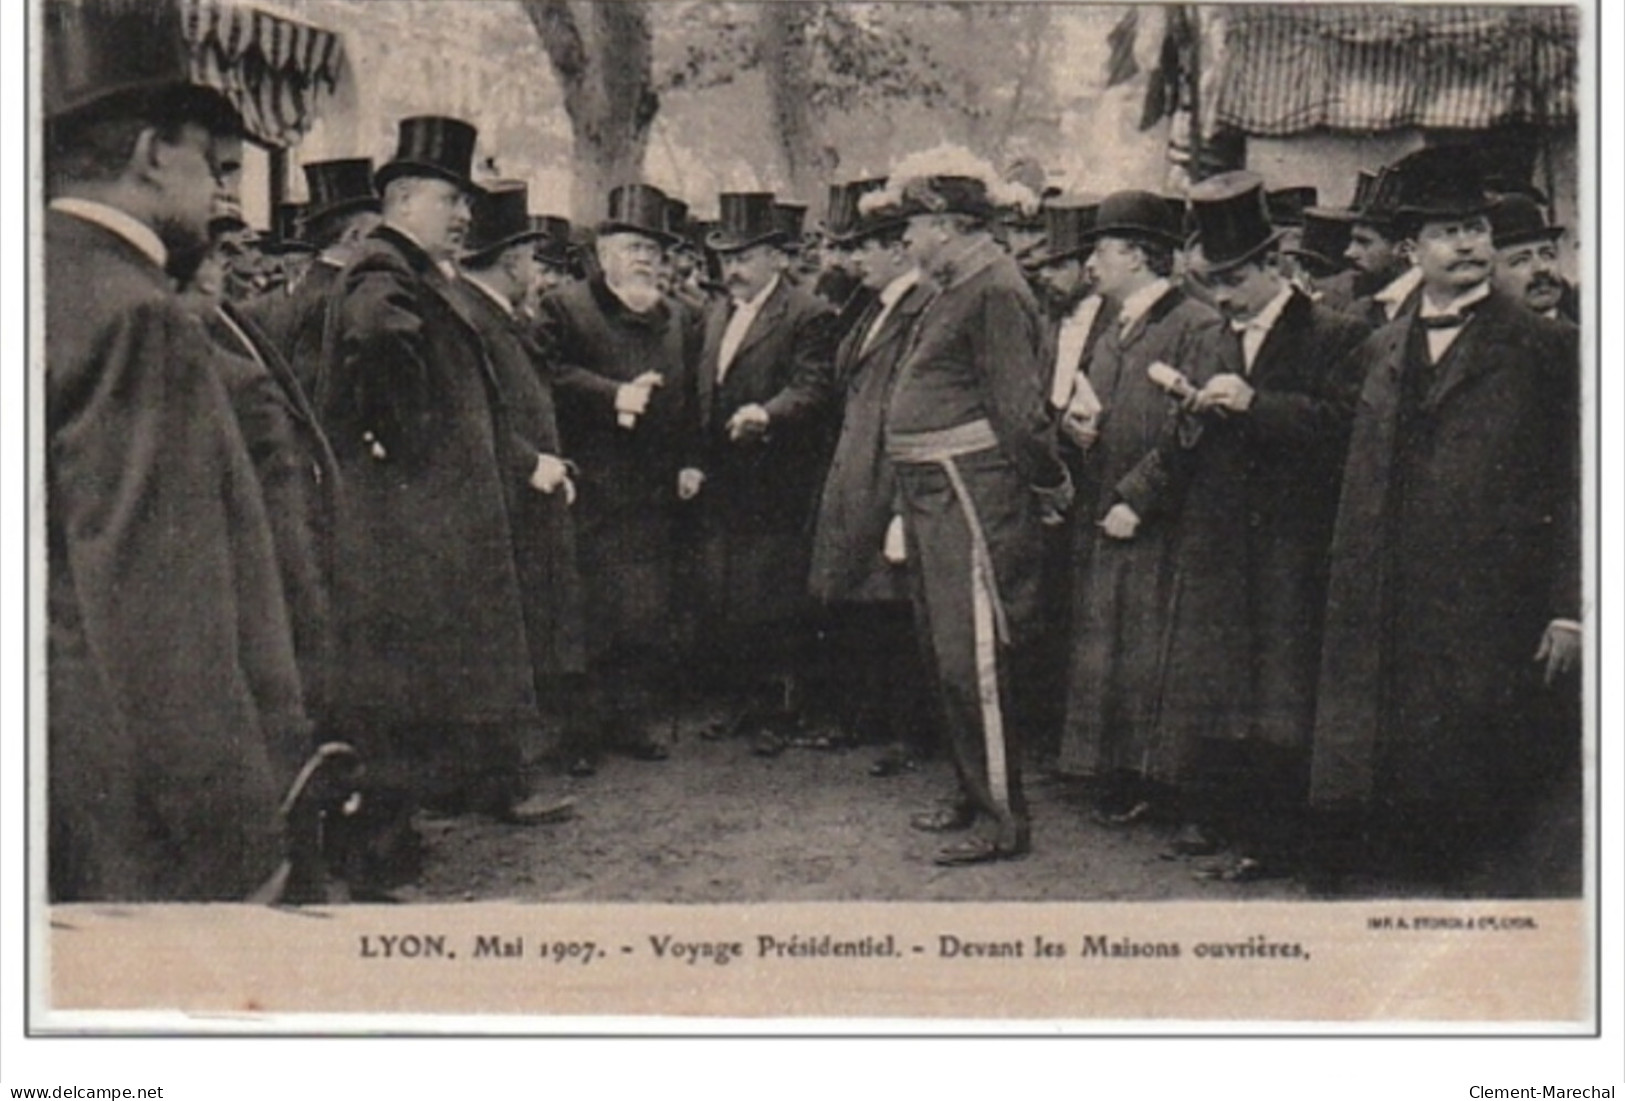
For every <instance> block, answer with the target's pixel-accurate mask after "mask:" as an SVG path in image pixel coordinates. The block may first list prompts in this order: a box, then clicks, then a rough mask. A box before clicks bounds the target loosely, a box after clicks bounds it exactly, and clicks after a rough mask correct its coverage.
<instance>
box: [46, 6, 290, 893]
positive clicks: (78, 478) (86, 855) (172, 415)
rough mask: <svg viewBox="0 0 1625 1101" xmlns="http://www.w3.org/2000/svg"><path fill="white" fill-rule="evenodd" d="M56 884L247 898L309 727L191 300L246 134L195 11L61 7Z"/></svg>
mask: <svg viewBox="0 0 1625 1101" xmlns="http://www.w3.org/2000/svg"><path fill="white" fill-rule="evenodd" d="M44 16H45V22H44V31H43V35H42V38H43V46H44V57H43V65H42V87H43V103H44V110H45V116H46V130H47V133H46V140H45V171H46V181H47V182H46V189H47V194H48V196H49V205H48V208H47V211H46V215H45V227H44V233H45V279H46V284H45V354H46V379H45V385H46V395H45V419H46V425H45V427H46V433H47V439H46V442H45V450H46V453H47V454H48V455H49V456H50V460H49V463H48V466H47V470H46V478H47V486H46V502H47V509H46V525H47V529H48V532H47V540H46V544H47V548H48V554H49V568H48V570H47V574H46V576H47V583H48V594H47V608H48V612H47V615H48V619H49V632H48V654H47V673H48V677H49V685H48V693H49V704H50V706H49V729H48V737H49V749H48V763H47V767H48V770H49V783H50V799H49V804H48V811H47V813H48V817H49V835H50V836H49V843H48V861H49V890H50V894H51V898H52V900H53V901H57V902H70V901H80V900H110V901H124V902H136V901H232V900H241V899H243V898H246V897H247V896H248V895H249V894H250V892H252V891H254V890H255V888H256V887H258V886H259V885H261V884H262V883H264V882H265V881H266V880H267V879H268V878H269V877H270V876H271V875H272V873H274V872H275V871H276V869H277V866H278V864H279V862H280V860H281V859H282V856H283V826H282V823H281V822H280V820H279V816H278V809H277V804H278V798H279V796H280V794H281V791H282V789H283V787H284V786H285V785H286V784H287V782H288V781H289V780H290V779H291V778H292V775H293V773H294V771H295V770H296V769H297V767H298V764H299V761H300V759H301V758H302V757H303V755H304V752H305V749H306V745H307V737H308V724H307V723H306V720H305V716H304V713H303V709H302V706H301V702H300V686H299V674H298V669H297V666H296V665H295V662H294V651H293V645H292V641H291V638H290V635H289V629H288V618H287V612H286V610H285V609H284V607H283V603H282V591H281V586H280V583H279V581H278V577H277V562H276V554H275V550H274V547H273V544H272V538H271V529H270V525H269V524H268V523H267V521H266V515H265V505H264V501H263V498H262V496H261V493H260V488H259V485H258V482H257V480H256V478H255V475H254V467H253V463H252V461H251V460H250V457H249V455H248V452H247V449H246V448H245V447H244V445H243V438H242V434H241V432H239V431H238V428H237V425H236V422H235V418H234V416H233V413H232V409H231V404H230V400H229V398H228V396H227V394H226V390H225V388H224V387H223V386H222V385H221V382H220V378H219V376H218V374H217V372H216V370H215V366H214V362H213V360H214V355H215V352H214V350H213V349H212V348H211V347H210V345H209V342H208V340H207V338H206V337H205V335H204V333H203V330H202V328H201V327H200V326H199V325H198V324H197V322H196V320H195V319H194V318H192V317H191V316H189V315H187V314H186V313H185V311H184V309H183V307H182V305H181V303H180V302H179V301H178V299H177V298H176V296H175V294H174V292H173V291H172V290H171V288H170V282H169V277H168V276H167V275H166V271H165V269H166V266H167V265H168V263H169V260H170V257H171V256H172V255H175V254H184V253H193V254H197V253H200V252H201V251H202V250H203V248H205V247H206V245H207V241H208V238H207V232H208V224H209V220H210V216H211V213H212V211H211V204H212V201H213V200H214V198H215V197H216V196H217V195H220V194H222V193H223V184H222V177H224V176H225V175H227V174H228V171H229V169H228V164H229V163H231V162H235V161H237V160H238V159H239V158H240V156H241V152H240V151H241V142H240V136H241V127H242V121H241V119H240V117H239V116H238V114H237V112H236V110H235V109H234V108H233V107H232V106H231V104H230V103H229V102H228V101H227V100H226V98H225V97H224V96H223V95H221V94H220V93H218V92H216V91H214V90H212V89H207V88H203V87H200V86H198V85H195V84H192V83H190V76H189V68H188V58H187V53H186V48H185V39H184V35H183V30H182V19H181V12H180V9H179V5H178V4H173V3H151V4H144V5H140V6H135V5H130V4H114V3H110V2H104V0H82V2H80V3H72V4H70V3H63V2H60V0H52V2H50V3H47V4H46V5H45V6H44Z"/></svg>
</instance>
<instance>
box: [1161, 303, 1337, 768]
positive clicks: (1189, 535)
mask: <svg viewBox="0 0 1625 1101" xmlns="http://www.w3.org/2000/svg"><path fill="white" fill-rule="evenodd" d="M1365 335H1366V330H1365V327H1364V326H1363V325H1361V324H1360V323H1359V322H1358V321H1355V320H1354V319H1352V318H1349V317H1344V316H1342V315H1339V314H1337V313H1334V312H1333V311H1331V310H1328V309H1324V308H1322V307H1320V306H1317V305H1315V304H1313V303H1312V302H1310V300H1309V299H1308V297H1307V296H1305V295H1303V294H1302V293H1300V292H1294V293H1293V295H1292V297H1291V298H1290V299H1289V300H1288V301H1287V304H1286V307H1285V308H1284V309H1283V310H1282V311H1281V314H1280V316H1279V317H1278V318H1277V319H1276V321H1275V324H1274V325H1272V326H1271V327H1270V330H1269V333H1268V335H1266V336H1265V338H1264V342H1263V344H1262V345H1260V347H1259V349H1258V355H1257V357H1256V359H1255V360H1254V362H1253V366H1252V369H1251V371H1247V370H1245V369H1244V367H1243V361H1242V352H1241V338H1240V336H1239V335H1238V334H1231V335H1230V338H1229V339H1228V340H1225V341H1224V342H1222V344H1221V345H1220V347H1221V349H1222V351H1223V352H1224V353H1225V356H1224V358H1223V360H1222V361H1221V362H1220V363H1219V364H1218V370H1219V371H1220V372H1221V373H1226V372H1227V373H1231V374H1237V375H1245V376H1246V377H1247V381H1248V382H1249V384H1250V385H1251V386H1252V387H1253V390H1254V393H1253V400H1252V404H1251V406H1250V407H1249V408H1248V410H1247V411H1246V412H1245V413H1239V414H1221V413H1203V414H1182V417H1183V419H1184V420H1185V422H1186V423H1185V424H1184V425H1183V426H1182V428H1183V429H1184V430H1183V431H1181V432H1180V433H1178V434H1177V435H1176V436H1175V437H1170V438H1169V440H1167V441H1165V445H1168V444H1171V445H1172V446H1175V447H1177V448H1179V450H1180V454H1178V455H1176V456H1173V457H1172V459H1171V461H1174V462H1185V463H1188V464H1189V465H1190V467H1191V469H1190V471H1189V472H1188V475H1187V476H1186V480H1187V483H1188V484H1187V489H1186V491H1185V501H1184V509H1183V511H1182V513H1181V516H1180V520H1179V540H1178V544H1177V547H1176V548H1175V550H1174V560H1173V561H1174V573H1173V584H1172V592H1171V607H1170V610H1169V616H1168V620H1169V631H1170V636H1169V641H1168V656H1167V660H1166V663H1165V665H1164V669H1163V678H1162V693H1161V700H1160V704H1159V706H1158V719H1157V734H1156V738H1157V745H1158V746H1159V747H1161V748H1160V749H1159V756H1162V757H1164V758H1165V759H1167V760H1170V761H1174V762H1180V764H1178V765H1176V766H1175V767H1174V768H1173V769H1171V772H1172V773H1174V774H1175V775H1176V776H1177V778H1178V779H1180V780H1183V779H1184V778H1185V774H1186V772H1187V766H1188V765H1190V763H1191V762H1192V761H1193V760H1199V759H1200V758H1199V757H1197V756H1196V755H1195V753H1194V752H1193V751H1195V750H1196V749H1197V747H1198V745H1199V742H1200V740H1201V739H1204V738H1213V739H1223V740H1244V739H1257V740H1259V741H1261V742H1263V743H1266V744H1268V745H1271V746H1275V747H1278V748H1282V749H1289V750H1303V749H1305V748H1306V747H1307V744H1308V739H1309V733H1310V730H1311V728H1312V727H1313V725H1314V717H1315V712H1314V691H1315V679H1316V677H1317V676H1318V674H1319V670H1320V628H1321V617H1322V612H1323V610H1324V607H1325V598H1326V555H1327V550H1328V546H1329V544H1330V542H1331V529H1332V521H1333V519H1334V518H1335V517H1336V515H1337V494H1338V490H1339V488H1340V487H1341V485H1342V479H1343V457H1344V455H1345V453H1346V451H1347V446H1348V433H1349V425H1350V423H1351V422H1352V420H1353V418H1354V404H1355V400H1356V398H1357V397H1358V394H1359V390H1360V383H1361V376H1360V374H1359V370H1360V364H1359V362H1358V361H1357V360H1355V359H1354V358H1353V357H1352V356H1351V355H1350V353H1351V352H1352V351H1353V349H1354V347H1355V345H1357V344H1358V343H1359V342H1360V341H1361V340H1362V339H1364V337H1365Z"/></svg>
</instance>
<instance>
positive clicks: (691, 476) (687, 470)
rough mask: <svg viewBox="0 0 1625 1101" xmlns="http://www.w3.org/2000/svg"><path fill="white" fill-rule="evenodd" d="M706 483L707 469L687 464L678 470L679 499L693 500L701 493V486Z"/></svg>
mask: <svg viewBox="0 0 1625 1101" xmlns="http://www.w3.org/2000/svg"><path fill="white" fill-rule="evenodd" d="M703 485H705V471H703V470H699V469H696V468H695V467H692V466H685V467H684V468H683V469H681V470H679V471H678V472H677V499H678V500H679V501H692V500H693V499H694V498H696V497H698V496H699V495H700V487H701V486H703Z"/></svg>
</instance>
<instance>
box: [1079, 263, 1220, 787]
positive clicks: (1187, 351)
mask: <svg viewBox="0 0 1625 1101" xmlns="http://www.w3.org/2000/svg"><path fill="white" fill-rule="evenodd" d="M1223 339H1224V330H1223V322H1222V321H1221V319H1220V317H1219V315H1218V313H1217V312H1216V311H1215V310H1214V309H1213V308H1212V307H1211V306H1207V305H1204V304H1203V303H1201V302H1198V301H1197V300H1196V299H1194V298H1191V297H1190V296H1189V295H1187V294H1185V292H1184V291H1182V290H1180V289H1179V288H1178V287H1173V288H1170V289H1169V290H1168V291H1167V292H1166V293H1165V294H1163V296H1162V297H1161V298H1159V299H1158V300H1157V302H1156V303H1155V304H1153V305H1152V306H1151V308H1150V309H1149V310H1147V311H1146V313H1145V314H1144V315H1143V316H1141V317H1139V318H1137V319H1135V320H1134V322H1133V323H1132V324H1130V325H1129V327H1128V329H1127V331H1126V332H1125V331H1123V330H1122V329H1121V327H1119V326H1114V327H1112V328H1108V329H1107V330H1106V333H1105V335H1104V336H1102V337H1101V338H1100V340H1099V341H1098V342H1096V344H1095V346H1094V350H1093V353H1092V354H1091V356H1090V360H1089V382H1090V385H1092V386H1093V387H1094V390H1095V394H1096V396H1097V397H1099V399H1100V402H1101V404H1102V406H1104V412H1103V413H1102V414H1101V416H1100V422H1099V429H1100V436H1099V438H1098V439H1097V440H1096V441H1095V444H1094V446H1093V447H1092V448H1090V450H1089V453H1088V455H1087V457H1086V469H1087V477H1086V481H1087V482H1088V483H1089V484H1091V485H1092V486H1093V487H1094V493H1093V497H1094V504H1093V512H1092V514H1090V515H1087V516H1085V515H1080V516H1079V518H1078V525H1079V526H1078V537H1079V540H1080V543H1081V544H1082V546H1081V547H1080V549H1079V551H1078V554H1077V560H1078V562H1079V569H1080V571H1081V572H1080V574H1079V575H1078V577H1077V578H1076V580H1075V584H1074V590H1073V622H1072V640H1071V652H1072V658H1071V673H1070V674H1069V677H1068V686H1067V714H1066V724H1065V727H1064V729H1063V730H1062V735H1061V755H1060V767H1061V768H1062V769H1063V770H1064V771H1067V772H1071V773H1075V774H1080V775H1091V774H1099V773H1106V772H1112V771H1117V770H1128V771H1134V772H1139V773H1142V774H1144V775H1146V776H1148V777H1151V778H1153V779H1158V780H1161V779H1166V778H1167V773H1168V770H1169V768H1170V767H1171V766H1172V764H1173V762H1171V761H1165V760H1159V759H1157V758H1156V757H1155V756H1154V755H1153V752H1152V751H1153V748H1154V739H1153V732H1154V730H1155V723H1156V703H1157V693H1158V678H1159V675H1160V672H1161V669H1162V662H1163V649H1164V646H1165V644H1166V640H1167V627H1168V601H1169V594H1170V588H1171V582H1172V578H1173V548H1174V545H1175V543H1174V541H1175V537H1176V534H1177V525H1178V520H1179V511H1180V506H1181V505H1182V504H1183V500H1184V486H1183V482H1182V479H1181V474H1182V473H1184V472H1185V471H1186V470H1187V469H1188V468H1187V467H1185V466H1184V465H1170V464H1169V463H1167V462H1166V461H1165V458H1166V455H1165V451H1164V450H1162V449H1160V448H1159V445H1161V444H1162V443H1163V442H1164V440H1165V439H1166V437H1167V436H1168V434H1169V433H1172V432H1174V431H1175V430H1176V425H1177V406H1176V405H1175V403H1174V402H1173V401H1172V400H1170V399H1169V398H1168V396H1167V395H1165V394H1164V393H1163V392H1162V391H1161V390H1159V389H1157V387H1156V386H1154V385H1153V384H1152V383H1151V382H1150V380H1149V379H1147V377H1146V369H1147V368H1148V367H1150V366H1151V364H1153V363H1156V362H1159V361H1161V362H1163V363H1167V364H1169V365H1170V366H1173V367H1175V368H1177V369H1178V370H1180V371H1183V372H1184V373H1185V374H1186V375H1187V376H1188V377H1189V378H1190V379H1191V380H1192V381H1193V382H1194V383H1195V384H1196V385H1198V386H1200V385H1201V384H1202V382H1203V381H1204V380H1205V379H1207V378H1208V377H1210V376H1211V375H1212V374H1214V373H1215V372H1216V370H1217V369H1218V367H1219V364H1220V363H1221V362H1222V361H1221V359H1220V356H1221V354H1222V353H1221V352H1220V347H1219V345H1220V342H1221V341H1222V340H1223ZM1118 503H1126V504H1127V505H1128V506H1129V507H1130V508H1132V509H1133V510H1134V512H1135V513H1136V514H1137V515H1138V516H1139V517H1140V526H1139V529H1138V530H1137V532H1136V533H1135V535H1134V537H1133V538H1132V539H1127V540H1118V539H1110V538H1107V537H1106V536H1105V535H1104V534H1103V533H1102V532H1101V531H1100V530H1099V527H1098V525H1099V522H1100V521H1101V520H1103V519H1104V518H1105V516H1106V514H1107V513H1108V512H1110V511H1111V509H1112V507H1113V506H1115V505H1117V504H1118Z"/></svg>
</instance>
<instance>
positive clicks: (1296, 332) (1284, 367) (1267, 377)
mask: <svg viewBox="0 0 1625 1101" xmlns="http://www.w3.org/2000/svg"><path fill="white" fill-rule="evenodd" d="M1313 309H1314V305H1313V303H1311V302H1310V301H1309V298H1308V297H1307V296H1306V295H1304V294H1303V293H1302V292H1301V291H1293V292H1292V297H1291V298H1290V299H1288V300H1287V304H1286V307H1285V308H1284V309H1282V310H1281V316H1280V317H1277V318H1276V319H1275V324H1274V325H1271V326H1270V331H1269V332H1268V333H1267V334H1265V336H1264V343H1263V344H1261V345H1259V348H1258V355H1257V357H1256V358H1255V359H1254V360H1253V369H1252V371H1251V372H1249V375H1248V377H1249V378H1250V379H1251V380H1252V383H1253V386H1254V387H1258V386H1267V385H1269V384H1271V383H1273V382H1274V381H1275V380H1276V378H1277V377H1278V376H1281V375H1284V374H1288V373H1290V371H1291V369H1292V367H1293V365H1294V361H1295V360H1296V359H1297V358H1298V356H1299V353H1300V350H1301V348H1302V346H1303V337H1304V334H1305V331H1306V330H1307V329H1308V328H1309V321H1310V315H1311V313H1312V311H1313Z"/></svg>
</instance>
